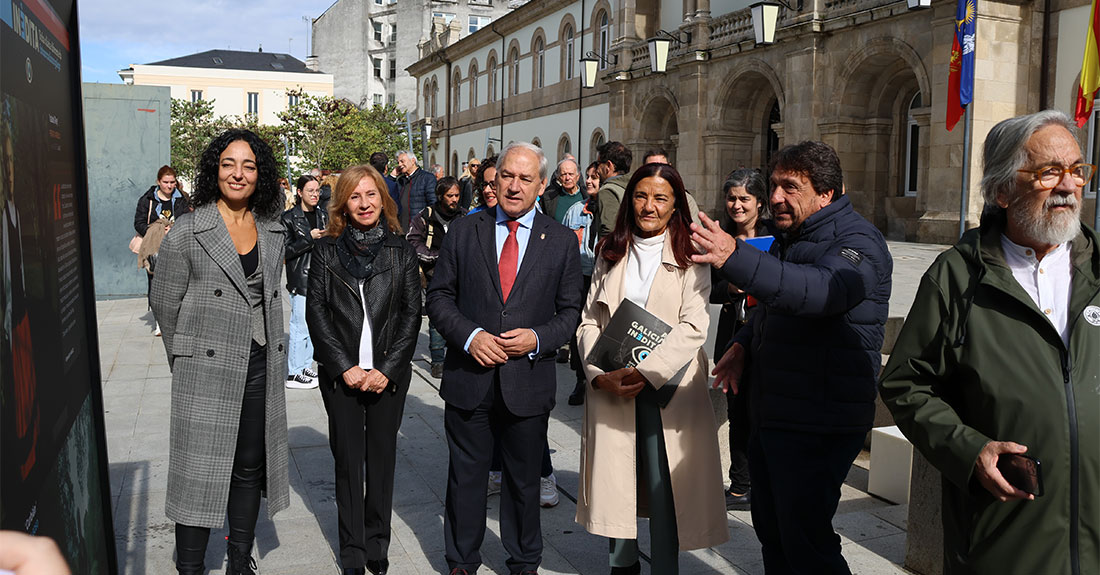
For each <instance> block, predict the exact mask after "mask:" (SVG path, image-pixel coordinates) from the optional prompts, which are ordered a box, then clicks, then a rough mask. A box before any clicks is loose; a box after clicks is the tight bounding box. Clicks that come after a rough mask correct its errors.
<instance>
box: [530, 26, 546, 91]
mask: <svg viewBox="0 0 1100 575" xmlns="http://www.w3.org/2000/svg"><path fill="white" fill-rule="evenodd" d="M532 51H533V52H534V54H532V58H531V60H532V61H533V62H534V69H535V81H534V84H535V88H542V87H543V85H545V84H546V41H545V40H543V39H542V37H541V36H540V37H539V38H536V39H535V46H534V49H533V50H532Z"/></svg>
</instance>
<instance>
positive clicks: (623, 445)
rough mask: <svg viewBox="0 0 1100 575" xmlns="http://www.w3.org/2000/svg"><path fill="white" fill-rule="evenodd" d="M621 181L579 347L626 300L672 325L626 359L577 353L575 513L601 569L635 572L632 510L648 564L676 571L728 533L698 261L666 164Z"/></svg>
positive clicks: (585, 349)
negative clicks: (594, 359) (594, 542)
mask: <svg viewBox="0 0 1100 575" xmlns="http://www.w3.org/2000/svg"><path fill="white" fill-rule="evenodd" d="M625 191H626V194H625V196H624V197H623V200H622V203H621V205H620V207H619V212H618V214H619V216H618V221H617V222H616V225H615V229H614V231H613V233H612V234H611V235H609V236H606V237H605V238H604V239H603V240H601V241H600V245H599V248H598V249H597V253H598V254H599V256H598V257H599V259H598V261H597V263H596V268H595V271H594V273H593V276H592V289H591V290H590V291H589V293H588V299H587V303H586V304H585V306H584V312H583V314H582V315H581V325H580V329H579V330H577V339H578V340H579V343H580V351H581V353H582V355H583V356H584V357H587V356H588V354H589V353H590V352H591V351H592V349H593V347H595V345H596V341H597V340H598V339H599V337H600V334H601V333H602V332H603V331H604V329H605V328H606V327H607V325H608V322H609V321H610V320H611V317H612V316H613V315H614V314H615V312H616V310H618V309H619V306H620V305H622V303H623V302H624V301H626V300H629V301H631V302H633V303H635V304H637V305H638V306H639V307H642V308H644V309H645V310H646V311H648V312H649V313H651V314H653V315H655V316H657V317H658V318H659V319H661V320H663V321H664V322H665V323H667V324H669V325H670V326H672V331H671V332H669V334H668V335H667V336H666V337H665V339H664V341H663V342H662V343H661V344H660V345H659V346H657V347H656V348H655V349H654V350H653V351H652V353H650V354H649V356H648V357H646V358H645V359H643V360H642V361H641V362H639V363H638V364H637V366H635V367H624V368H622V369H617V370H614V371H611V372H604V371H603V370H601V369H600V368H598V367H596V366H595V365H592V364H590V363H588V362H585V368H584V369H585V376H586V378H587V379H588V380H589V381H590V382H591V383H592V387H593V390H592V391H590V392H589V393H588V398H587V401H586V402H585V407H584V410H585V412H584V425H583V428H582V435H581V470H580V486H579V487H578V497H577V523H580V524H581V525H583V526H584V528H585V529H586V530H587V531H588V532H590V533H593V534H595V535H601V536H604V537H608V538H610V539H611V541H610V554H609V555H610V556H609V563H610V565H611V573H612V574H613V575H619V574H633V575H636V574H638V573H640V572H641V566H640V563H639V560H638V559H639V551H638V527H637V517H639V516H648V517H649V532H650V562H651V565H652V571H653V573H660V574H661V575H676V574H677V573H679V559H678V556H679V552H680V551H681V550H684V551H686V550H690V549H700V548H704V547H713V546H715V545H718V544H721V543H722V542H724V541H726V540H727V539H729V528H728V526H727V524H726V513H725V510H724V509H723V508H722V507H721V500H720V499H719V495H718V492H719V490H720V489H721V488H722V472H721V470H720V467H721V457H720V456H719V454H718V437H717V435H718V433H717V432H718V430H717V427H716V426H715V424H714V415H713V414H714V412H713V408H712V407H711V403H710V394H709V392H708V390H707V379H708V378H707V367H708V366H709V364H710V361H709V360H708V359H707V354H706V351H704V350H703V344H704V343H705V342H706V339H707V325H708V324H709V323H710V316H709V311H708V306H707V294H708V293H709V292H710V270H708V269H707V267H706V266H702V265H695V264H693V263H692V261H691V255H692V254H694V253H695V248H694V247H693V246H692V243H691V229H690V227H689V226H690V225H691V218H690V217H689V216H688V212H687V210H688V204H687V195H686V194H685V193H684V184H683V182H682V181H681V179H680V175H679V174H678V173H677V172H676V170H675V169H674V168H673V167H672V166H669V165H666V164H646V165H645V166H642V167H641V168H639V169H638V171H637V172H635V173H634V175H633V177H631V178H630V181H629V182H628V183H627V186H626V189H625ZM600 194H603V190H600ZM681 371H682V374H681V373H680V372H681ZM677 378H678V381H677V383H673V380H676V379H677ZM666 385H676V389H675V393H674V394H673V395H672V397H671V399H670V400H668V403H667V404H666V405H664V406H662V405H661V403H659V402H658V396H657V390H659V389H662V388H664V387H665V386H666ZM673 470H675V471H676V473H675V474H673V473H672V471H673ZM685 470H690V471H687V472H685Z"/></svg>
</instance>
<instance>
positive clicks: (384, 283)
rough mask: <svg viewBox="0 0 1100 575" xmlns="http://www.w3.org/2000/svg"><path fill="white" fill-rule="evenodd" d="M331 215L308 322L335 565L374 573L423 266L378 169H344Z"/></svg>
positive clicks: (380, 558)
mask: <svg viewBox="0 0 1100 575" xmlns="http://www.w3.org/2000/svg"><path fill="white" fill-rule="evenodd" d="M329 215H330V221H329V224H328V229H327V234H326V237H323V238H321V239H319V240H317V243H316V247H315V248H314V250H313V261H312V263H311V265H310V270H309V293H308V296H307V297H306V323H307V324H308V325H309V334H310V337H311V338H312V339H313V344H314V346H315V347H316V351H315V355H314V357H315V358H316V359H317V361H318V364H319V370H318V371H319V372H320V387H321V397H322V399H323V400H324V403H325V410H326V411H327V412H328V419H329V447H330V448H331V449H332V456H333V458H334V459H335V460H336V509H337V511H338V523H339V533H340V562H341V563H342V565H343V567H344V573H345V574H349V573H350V574H363V573H364V568H366V569H368V570H370V572H371V573H373V574H375V575H378V574H381V573H386V572H387V570H388V569H389V561H388V560H387V558H386V554H387V551H388V548H389V543H390V514H391V510H392V506H393V472H394V463H395V461H396V452H397V431H398V428H399V427H400V425H401V418H402V414H403V411H404V407H405V395H406V393H408V388H409V381H410V379H411V376H412V365H411V362H412V356H413V350H414V348H415V347H416V337H417V334H418V333H419V331H420V272H419V267H418V263H417V258H416V252H415V251H413V248H412V246H410V245H409V244H408V242H406V241H405V239H404V238H403V237H402V236H401V235H400V233H401V226H400V224H398V221H397V205H396V204H395V203H394V201H393V199H392V198H391V197H390V195H389V193H388V192H387V187H386V183H385V181H384V180H383V179H382V176H381V175H380V174H379V173H378V172H377V171H375V169H374V168H372V167H370V166H366V165H363V166H354V167H351V168H348V169H347V170H345V171H344V173H343V175H341V176H340V179H339V181H338V182H337V183H336V186H335V189H334V190H333V195H332V204H331V207H330V208H329ZM364 317H366V318H367V321H366V322H364V321H363V320H364ZM364 460H365V461H366V497H365V498H364V494H363V484H364V477H363V467H364V466H363V462H364Z"/></svg>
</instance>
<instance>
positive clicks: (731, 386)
mask: <svg viewBox="0 0 1100 575" xmlns="http://www.w3.org/2000/svg"><path fill="white" fill-rule="evenodd" d="M743 371H745V348H744V347H743V346H742V345H741V344H740V343H737V342H734V343H733V345H731V346H730V348H729V349H727V350H726V353H724V354H722V359H719V360H718V364H717V365H715V366H714V369H713V370H712V371H711V372H710V374H711V375H713V376H715V377H714V389H718V388H721V389H722V393H728V392H730V391H732V392H733V394H734V395H737V392H738V391H739V390H738V386H739V385H740V383H741V373H742V372H743Z"/></svg>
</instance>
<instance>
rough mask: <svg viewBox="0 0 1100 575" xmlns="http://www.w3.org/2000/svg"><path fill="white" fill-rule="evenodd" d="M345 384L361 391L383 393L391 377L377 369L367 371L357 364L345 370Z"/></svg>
mask: <svg viewBox="0 0 1100 575" xmlns="http://www.w3.org/2000/svg"><path fill="white" fill-rule="evenodd" d="M344 385H346V386H348V387H349V388H351V389H358V390H360V391H370V392H373V393H382V392H383V391H384V390H385V389H386V388H387V387H388V386H389V385H390V378H388V377H386V376H385V375H384V374H383V373H382V372H381V371H378V370H377V369H372V370H370V371H367V370H365V369H363V368H361V367H359V366H358V365H356V366H353V367H352V368H351V369H349V370H347V371H345V372H344Z"/></svg>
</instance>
